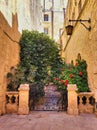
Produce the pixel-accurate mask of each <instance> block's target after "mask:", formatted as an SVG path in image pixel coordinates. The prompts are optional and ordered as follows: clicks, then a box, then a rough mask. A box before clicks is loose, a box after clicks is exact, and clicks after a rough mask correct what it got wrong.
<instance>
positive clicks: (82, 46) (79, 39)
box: [61, 0, 97, 91]
mask: <svg viewBox="0 0 97 130" xmlns="http://www.w3.org/2000/svg"><path fill="white" fill-rule="evenodd" d="M78 18H79V19H84V20H85V19H89V18H90V19H91V24H89V23H87V22H85V23H84V24H85V25H86V26H87V27H89V26H90V25H91V31H88V30H87V29H86V28H85V27H84V26H83V25H81V24H80V23H76V25H75V27H74V30H73V34H72V35H71V36H70V37H69V36H67V35H66V31H65V32H64V33H63V36H61V37H62V43H63V50H62V56H63V57H65V59H66V62H68V63H69V62H71V60H74V61H75V59H76V58H77V55H78V53H80V54H81V57H82V59H85V60H86V62H87V64H88V69H87V70H88V82H89V87H90V88H91V90H92V91H94V90H95V89H97V0H93V1H92V0H87V1H86V3H85V5H84V6H83V8H82V11H81V13H80V14H79V17H78Z"/></svg>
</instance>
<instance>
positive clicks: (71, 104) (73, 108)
mask: <svg viewBox="0 0 97 130" xmlns="http://www.w3.org/2000/svg"><path fill="white" fill-rule="evenodd" d="M67 90H68V109H67V112H68V114H71V115H78V104H77V93H76V91H77V87H76V84H69V85H68V87H67Z"/></svg>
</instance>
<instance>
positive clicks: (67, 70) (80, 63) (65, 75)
mask: <svg viewBox="0 0 97 130" xmlns="http://www.w3.org/2000/svg"><path fill="white" fill-rule="evenodd" d="M86 69H87V64H86V61H85V60H79V59H77V60H76V65H75V66H74V65H72V64H67V65H65V66H64V68H62V72H61V75H59V76H58V77H55V78H54V82H55V84H57V85H58V86H59V89H60V90H64V89H66V87H67V85H68V84H76V85H77V87H78V92H87V91H89V87H88V81H87V71H86Z"/></svg>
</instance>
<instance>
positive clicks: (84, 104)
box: [78, 92, 95, 113]
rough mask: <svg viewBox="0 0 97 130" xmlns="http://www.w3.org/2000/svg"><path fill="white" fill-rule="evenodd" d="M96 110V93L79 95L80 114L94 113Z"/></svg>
mask: <svg viewBox="0 0 97 130" xmlns="http://www.w3.org/2000/svg"><path fill="white" fill-rule="evenodd" d="M94 108H95V100H94V93H92V92H81V93H79V94H78V109H79V113H93V112H94Z"/></svg>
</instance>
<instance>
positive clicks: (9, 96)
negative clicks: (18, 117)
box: [6, 91, 19, 113]
mask: <svg viewBox="0 0 97 130" xmlns="http://www.w3.org/2000/svg"><path fill="white" fill-rule="evenodd" d="M18 104H19V93H18V92H16V91H9V92H6V113H17V112H18Z"/></svg>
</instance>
